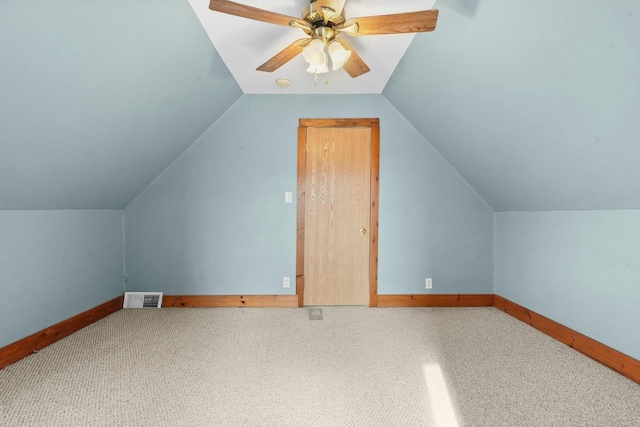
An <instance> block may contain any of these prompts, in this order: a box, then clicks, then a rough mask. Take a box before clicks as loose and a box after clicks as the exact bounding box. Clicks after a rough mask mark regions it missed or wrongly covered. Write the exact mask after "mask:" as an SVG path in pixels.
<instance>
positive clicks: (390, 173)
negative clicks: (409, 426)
mask: <svg viewBox="0 0 640 427" xmlns="http://www.w3.org/2000/svg"><path fill="white" fill-rule="evenodd" d="M314 117H315V118H322V117H379V118H380V123H381V155H380V156H381V160H380V241H379V242H380V247H379V293H380V294H389V293H426V292H427V291H426V290H425V286H424V279H425V277H432V278H433V281H434V287H433V290H432V292H433V293H438V294H445V293H493V276H492V265H493V260H492V255H493V249H492V243H493V242H492V240H493V211H492V210H491V209H490V208H489V207H488V205H487V204H486V203H485V202H484V201H483V200H482V199H481V198H480V197H479V196H478V195H477V194H476V193H475V192H474V191H473V190H472V189H471V188H470V187H469V186H468V185H467V183H466V182H465V181H464V180H463V179H462V178H461V177H460V176H459V175H458V174H457V173H456V172H455V171H454V170H453V169H452V168H451V167H450V166H449V164H447V163H446V162H445V161H444V160H443V159H442V158H441V157H440V156H439V155H438V153H437V152H436V151H435V150H434V149H433V148H432V147H431V146H430V145H429V144H428V143H427V141H425V140H424V139H423V138H422V137H421V136H420V135H419V134H418V133H417V132H416V131H415V129H414V128H413V127H412V126H411V125H410V124H409V123H408V122H407V121H406V120H405V119H404V118H403V117H402V115H401V114H400V113H398V111H397V110H396V109H395V108H394V107H393V106H392V105H391V104H389V102H388V101H387V100H386V99H385V98H384V97H383V96H380V95H370V96H366V95H363V96H249V95H245V96H243V97H242V98H241V99H240V100H239V101H238V102H237V103H236V104H235V105H234V106H233V107H232V108H231V109H230V110H229V111H227V112H226V113H225V115H223V116H222V117H221V118H220V119H219V120H218V121H217V122H216V123H215V124H214V125H213V126H211V127H210V128H209V130H207V131H206V132H205V133H204V135H203V136H202V137H201V138H200V139H199V140H198V141H197V142H196V143H195V144H194V145H193V146H192V147H191V148H190V149H189V150H187V151H186V152H185V153H184V154H183V155H182V156H181V157H180V158H179V159H178V160H177V161H176V162H175V163H174V164H173V165H171V166H170V167H169V168H168V169H167V170H166V171H165V172H164V173H163V174H162V175H161V176H160V177H159V178H158V179H157V180H156V181H155V182H154V183H153V184H152V185H151V186H150V187H149V188H147V189H146V190H145V191H144V192H143V193H142V194H141V195H140V196H139V197H138V198H137V199H136V200H134V201H133V202H132V203H131V204H130V205H129V206H128V207H127V208H126V210H125V222H126V232H125V235H126V264H127V275H128V285H127V289H128V290H159V291H164V292H166V293H170V294H286V293H295V290H294V289H293V288H292V289H290V290H285V289H283V288H282V277H283V276H291V277H292V278H293V277H295V244H296V205H295V204H290V205H287V204H284V192H285V191H292V192H294V194H295V191H296V173H297V170H296V164H297V127H298V119H299V118H314Z"/></svg>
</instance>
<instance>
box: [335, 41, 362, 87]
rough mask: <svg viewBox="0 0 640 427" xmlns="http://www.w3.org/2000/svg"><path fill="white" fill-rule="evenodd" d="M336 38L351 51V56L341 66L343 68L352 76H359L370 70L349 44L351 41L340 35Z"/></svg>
mask: <svg viewBox="0 0 640 427" xmlns="http://www.w3.org/2000/svg"><path fill="white" fill-rule="evenodd" d="M336 40H337V41H338V42H339V43H340V44H341V45H342V47H344V48H345V49H347V50H350V51H351V57H350V58H349V60H348V61H347V62H346V63H345V64H344V65H343V66H342V68H344V70H345V71H346V72H347V73H348V74H349V75H350V76H351V77H353V78H356V77H358V76H361V75H363V74H366V73H368V72H369V71H371V69H370V68H369V66H368V65H367V64H365V62H364V61H363V60H362V58H360V55H358V52H356V50H355V49H354V48H353V46H351V43H349V41H348V40H347V39H344V38H342V37H336Z"/></svg>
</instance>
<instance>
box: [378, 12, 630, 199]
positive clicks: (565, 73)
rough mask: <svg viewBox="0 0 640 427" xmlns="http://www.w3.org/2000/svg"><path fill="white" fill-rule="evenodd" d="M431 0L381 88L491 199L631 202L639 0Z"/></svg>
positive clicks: (428, 138)
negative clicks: (424, 30)
mask: <svg viewBox="0 0 640 427" xmlns="http://www.w3.org/2000/svg"><path fill="white" fill-rule="evenodd" d="M438 8H439V9H440V18H439V22H438V28H437V29H436V31H435V32H433V33H431V34H430V35H429V37H425V35H424V34H419V35H417V36H416V38H415V39H414V41H413V43H412V45H411V46H410V47H409V49H408V51H407V54H406V55H405V56H404V58H403V59H402V61H401V62H400V64H399V65H398V67H397V69H396V72H395V73H394V74H393V76H392V77H391V80H390V81H389V83H388V85H387V87H386V88H385V90H384V92H383V94H384V95H385V96H386V97H387V99H389V101H391V102H392V103H393V104H394V105H395V106H396V108H398V110H399V111H400V112H401V113H402V114H404V115H405V117H406V118H407V119H408V120H409V121H410V122H411V123H412V124H413V125H414V126H415V127H416V129H418V131H419V132H420V133H422V135H423V136H424V137H425V138H426V139H427V140H428V141H429V142H430V143H431V144H432V145H433V146H434V147H435V148H436V149H437V150H438V151H439V152H440V153H441V154H442V156H443V157H445V158H446V159H447V160H448V161H449V162H450V163H451V164H452V166H453V167H454V168H456V169H457V170H458V172H459V173H460V174H461V175H462V176H463V177H464V178H465V179H467V181H468V182H469V183H470V184H471V186H473V187H474V188H475V189H476V190H477V191H478V192H479V193H480V195H482V196H483V197H484V198H485V200H486V201H487V202H488V203H489V204H490V205H491V206H492V207H493V208H494V209H495V210H497V211H505V210H523V211H529V210H533V211H536V210H562V209H571V210H573V209H631V208H634V209H637V208H640V1H638V0H616V1H589V2H584V1H579V0H564V1H562V2H558V1H554V0H537V1H526V0H510V1H502V0H479V1H478V4H477V9H476V10H475V14H462V13H455V12H456V11H455V10H454V9H452V8H449V7H448V6H447V4H446V3H445V2H439V3H438Z"/></svg>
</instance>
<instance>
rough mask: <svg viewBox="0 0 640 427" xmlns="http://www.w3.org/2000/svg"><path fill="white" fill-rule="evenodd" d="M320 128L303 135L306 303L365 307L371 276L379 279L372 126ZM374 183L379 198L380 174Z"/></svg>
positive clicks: (374, 148) (310, 129)
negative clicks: (373, 250) (374, 219)
mask: <svg viewBox="0 0 640 427" xmlns="http://www.w3.org/2000/svg"><path fill="white" fill-rule="evenodd" d="M322 124H323V125H325V126H307V127H306V128H305V130H304V133H305V134H304V135H303V136H304V139H305V144H304V150H305V153H304V157H305V160H304V168H303V170H304V177H303V178H301V177H299V179H300V180H301V181H302V184H303V186H304V198H303V200H304V203H303V205H304V211H303V212H301V213H300V211H299V213H300V214H302V215H303V216H304V218H303V224H304V239H303V247H302V251H303V256H302V258H303V259H302V261H303V263H304V266H303V268H302V270H303V272H304V273H303V283H304V297H303V303H304V305H367V304H370V303H371V301H370V294H371V284H372V278H371V274H372V273H373V274H374V276H377V246H376V253H374V256H376V262H375V271H373V272H372V268H371V266H372V262H371V259H370V258H371V255H372V250H371V249H372V232H374V233H373V235H374V236H375V237H376V240H375V242H376V243H377V203H375V208H376V209H375V211H376V212H375V216H376V221H375V227H374V228H376V230H372V229H371V228H372V227H371V224H372V206H374V204H373V203H372V193H373V192H372V157H373V156H372V153H373V152H374V151H375V154H376V158H377V144H374V139H376V142H377V138H374V135H373V134H374V132H373V130H372V127H371V126H341V125H338V126H326V125H327V124H331V122H329V123H322ZM376 129H377V128H376ZM301 132H302V131H301ZM374 145H376V147H373V146H374ZM375 163H376V165H377V162H375ZM376 170H377V166H376ZM373 182H374V185H373V186H374V187H376V188H375V194H376V199H377V172H376V176H375V179H374V180H373ZM376 201H377V200H376ZM299 202H300V200H299ZM299 209H300V207H299ZM299 250H300V248H299ZM298 279H300V277H299V278H298ZM375 280H376V282H377V277H375ZM297 284H300V280H298V281H297Z"/></svg>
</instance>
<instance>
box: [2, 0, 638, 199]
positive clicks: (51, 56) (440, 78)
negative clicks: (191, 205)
mask: <svg viewBox="0 0 640 427" xmlns="http://www.w3.org/2000/svg"><path fill="white" fill-rule="evenodd" d="M372 1H373V0H372ZM291 3H293V0H291ZM437 8H438V9H440V18H439V22H438V28H437V29H436V31H434V32H432V33H427V34H418V35H417V36H416V37H415V39H414V41H413V43H412V44H411V45H410V47H409V49H408V51H407V53H406V55H405V56H404V58H403V59H402V60H401V61H400V63H399V65H398V67H397V68H396V71H395V72H394V74H393V75H392V77H391V79H390V81H389V83H388V84H387V86H386V88H385V90H384V92H383V94H384V96H385V97H386V98H387V99H389V100H390V101H391V102H392V103H393V104H394V105H395V106H396V108H397V109H398V110H399V111H400V112H401V113H402V114H403V115H404V116H405V117H407V119H409V120H410V122H411V123H412V124H413V125H414V126H415V128H416V129H417V130H418V131H419V132H420V133H421V134H422V135H423V136H424V137H425V138H426V139H427V140H428V141H429V142H430V143H431V144H432V145H433V146H434V147H435V148H436V149H437V150H438V151H439V152H440V153H441V154H442V155H443V157H444V158H445V159H446V160H447V161H449V162H450V163H451V164H452V166H453V167H454V168H456V169H457V170H458V172H459V173H460V174H461V175H462V176H463V177H464V178H465V179H466V180H467V181H468V182H469V183H470V184H471V185H472V186H473V187H474V188H475V189H476V190H477V191H478V192H479V194H480V195H481V196H482V197H484V198H485V200H487V202H488V203H489V204H490V205H491V206H492V207H493V208H494V209H495V210H498V211H504V210H558V209H623V208H629V209H630V208H640V173H639V172H638V170H640V167H639V166H638V163H639V162H638V160H639V159H640V143H639V142H638V141H640V120H638V117H640V78H639V77H638V76H640V1H639V0H616V1H609V2H605V1H596V0H594V1H590V2H583V1H578V0H565V1H562V2H557V1H553V0H537V1H535V2H531V1H526V0H510V1H501V0H456V1H454V0H451V1H440V2H438V3H437ZM276 29H277V28H276ZM256 43H260V40H259V39H258V40H257V41H256ZM0 61H1V63H0V209H74V208H81V209H89V208H122V207H124V206H126V205H127V204H128V203H129V202H130V201H131V200H133V198H135V196H136V195H138V194H139V193H140V192H141V191H142V190H143V189H144V188H145V187H146V186H147V185H148V184H149V183H150V182H151V181H152V180H153V179H154V178H155V177H157V176H158V175H159V174H160V172H161V171H162V170H163V169H164V168H165V167H166V166H167V165H168V164H170V163H171V162H172V161H173V160H174V159H175V158H177V157H178V156H179V154H180V153H182V152H183V151H184V150H185V149H186V148H187V147H188V146H189V145H190V144H191V143H193V142H194V141H195V140H196V138H197V137H198V136H199V135H200V134H202V132H203V131H204V130H205V129H206V128H207V127H208V126H210V125H211V124H212V123H213V122H214V121H215V120H216V119H217V118H218V117H220V116H221V114H222V113H223V112H224V111H226V110H227V109H228V108H229V106H230V105H231V104H233V103H234V102H235V101H236V100H237V99H238V98H239V97H240V96H241V95H242V91H241V90H240V87H239V86H238V84H237V83H236V81H235V79H234V78H233V77H232V76H231V74H230V73H229V71H228V70H227V67H226V66H225V65H224V63H223V61H222V60H221V59H220V57H219V55H218V53H217V51H216V50H215V48H214V47H213V46H212V43H211V41H210V40H209V39H208V37H207V35H206V33H205V31H204V29H203V27H202V25H201V24H200V22H199V21H198V19H197V18H196V16H195V14H194V12H193V10H192V9H191V7H190V6H189V3H188V1H187V0H163V1H161V2H158V1H153V0H112V1H109V2H101V1H97V0H84V1H82V0H59V1H55V2H52V1H45V0H32V1H28V2H27V1H23V0H3V1H0ZM251 65H253V64H251ZM254 68H255V67H254ZM383 126H384V124H383Z"/></svg>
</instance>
